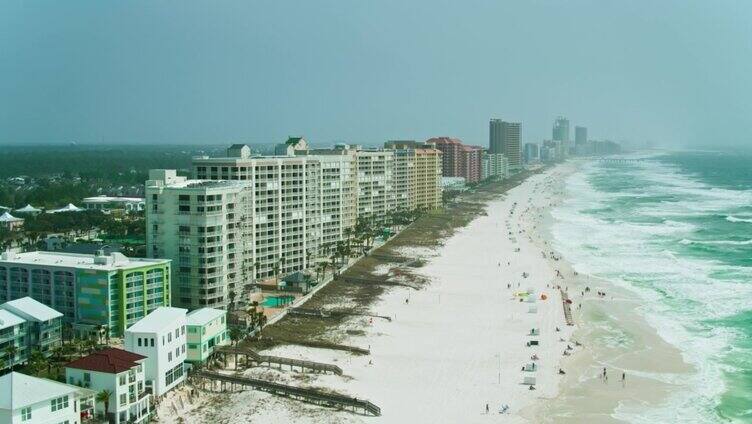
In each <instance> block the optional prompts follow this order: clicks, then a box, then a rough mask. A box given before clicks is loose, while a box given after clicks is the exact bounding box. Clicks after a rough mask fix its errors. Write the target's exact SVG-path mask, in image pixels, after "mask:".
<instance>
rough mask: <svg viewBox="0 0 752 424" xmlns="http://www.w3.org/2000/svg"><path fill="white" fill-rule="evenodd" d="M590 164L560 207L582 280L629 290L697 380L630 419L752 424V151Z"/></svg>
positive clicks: (569, 185)
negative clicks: (590, 277) (589, 278)
mask: <svg viewBox="0 0 752 424" xmlns="http://www.w3.org/2000/svg"><path fill="white" fill-rule="evenodd" d="M629 157H632V158H642V159H643V160H642V161H640V162H635V163H629V164H613V163H607V162H601V161H592V162H589V163H587V164H585V165H584V166H583V167H582V168H581V170H580V172H577V173H575V174H572V175H571V176H570V177H568V179H567V181H566V191H565V197H564V200H563V202H562V204H561V205H560V206H558V207H557V208H555V209H554V210H553V211H552V215H553V219H554V223H553V228H552V232H553V235H554V239H555V244H556V246H557V248H558V249H559V250H561V252H562V253H563V254H564V256H565V257H566V258H567V259H568V260H569V261H570V262H571V263H572V264H573V265H574V267H575V269H577V270H578V271H580V272H582V273H587V274H591V275H595V276H598V277H603V278H606V279H608V280H610V281H612V282H614V283H615V284H618V285H620V286H623V287H626V288H629V289H631V290H632V291H633V292H635V293H636V294H637V295H638V296H639V297H640V299H641V302H639V305H640V306H639V307H638V311H637V312H638V313H640V314H643V315H644V316H645V318H646V319H647V321H648V322H649V323H650V324H651V325H652V326H653V327H655V328H656V329H657V330H658V333H659V334H660V335H661V337H662V338H664V339H665V340H666V341H668V342H669V343H671V344H672V345H674V346H676V347H677V348H679V349H680V350H681V352H682V353H683V356H684V358H685V360H686V361H687V362H688V363H690V364H692V365H693V366H694V367H695V369H696V373H693V374H692V375H691V376H689V377H688V378H683V380H688V381H681V382H680V383H682V384H683V387H686V390H680V391H677V392H676V393H674V394H672V395H671V397H670V399H669V400H668V402H667V404H665V405H662V406H661V407H659V408H655V409H654V410H649V411H640V413H634V412H629V411H619V410H617V411H616V416H617V418H623V419H625V420H627V421H629V422H639V423H642V422H645V423H653V422H684V423H695V422H697V423H715V422H752V154H749V153H743V154H740V153H722V152H697V151H693V152H672V153H655V154H644V155H638V154H635V155H631V156H629Z"/></svg>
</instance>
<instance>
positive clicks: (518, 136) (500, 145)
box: [488, 119, 522, 169]
mask: <svg viewBox="0 0 752 424" xmlns="http://www.w3.org/2000/svg"><path fill="white" fill-rule="evenodd" d="M488 135H489V140H488V153H492V154H493V153H501V154H503V155H504V156H505V157H506V158H507V160H508V161H509V167H510V168H511V169H517V168H519V167H520V166H521V165H522V123H520V122H507V121H503V120H501V119H492V120H491V122H490V123H489V133H488Z"/></svg>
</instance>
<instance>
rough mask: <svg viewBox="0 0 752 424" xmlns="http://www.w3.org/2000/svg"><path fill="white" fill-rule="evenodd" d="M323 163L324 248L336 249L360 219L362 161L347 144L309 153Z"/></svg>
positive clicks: (321, 196) (322, 210)
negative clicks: (359, 161)
mask: <svg viewBox="0 0 752 424" xmlns="http://www.w3.org/2000/svg"><path fill="white" fill-rule="evenodd" d="M307 153H308V155H309V158H310V159H312V160H318V161H319V162H320V164H321V184H320V187H321V191H320V192H319V199H320V202H321V206H320V209H321V241H320V244H321V246H333V245H334V244H336V243H337V242H338V241H340V240H344V239H345V238H346V237H347V234H348V233H349V231H350V230H351V229H352V228H353V227H354V226H355V223H356V220H357V218H358V160H357V157H356V151H355V149H351V148H350V147H349V146H347V145H345V144H341V145H338V146H336V147H335V148H334V149H315V150H309V151H308V152H307Z"/></svg>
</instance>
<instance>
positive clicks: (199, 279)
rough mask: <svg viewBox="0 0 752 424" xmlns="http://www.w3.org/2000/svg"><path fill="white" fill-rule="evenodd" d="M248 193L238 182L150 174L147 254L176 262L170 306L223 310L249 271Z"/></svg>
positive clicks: (162, 172) (160, 172)
mask: <svg viewBox="0 0 752 424" xmlns="http://www.w3.org/2000/svg"><path fill="white" fill-rule="evenodd" d="M249 196H250V189H249V187H248V186H247V184H244V183H242V182H240V181H206V180H191V179H188V178H186V177H179V176H177V175H176V172H175V170H152V171H150V172H149V180H148V181H147V182H146V197H147V198H146V206H147V207H146V242H147V251H148V254H149V256H151V257H154V258H169V259H172V264H173V265H172V305H173V306H180V307H184V308H188V309H197V308H202V307H207V306H208V307H217V308H224V307H225V306H226V305H227V304H228V302H229V297H230V292H231V291H235V292H236V293H237V292H238V290H240V289H241V286H242V285H243V283H245V282H247V281H249V280H248V277H249V276H248V275H246V273H245V269H244V262H243V259H244V258H245V255H246V252H247V251H248V249H249V246H251V243H252V240H251V239H250V238H249V237H248V230H249V229H248V227H247V225H248V220H247V216H248V215H249V211H248V207H249V206H250V203H249V201H248V198H249Z"/></svg>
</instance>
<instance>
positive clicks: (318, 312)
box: [287, 308, 392, 321]
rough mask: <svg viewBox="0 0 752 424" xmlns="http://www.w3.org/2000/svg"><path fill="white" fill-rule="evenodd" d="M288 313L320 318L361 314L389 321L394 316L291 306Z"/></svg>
mask: <svg viewBox="0 0 752 424" xmlns="http://www.w3.org/2000/svg"><path fill="white" fill-rule="evenodd" d="M287 313H288V314H291V315H305V316H313V317H319V318H330V317H333V318H339V317H343V316H361V317H373V318H381V319H385V320H387V321H391V320H392V317H388V316H384V315H374V314H365V313H359V312H349V311H341V310H336V309H334V310H324V309H309V308H290V309H289V310H288V311H287Z"/></svg>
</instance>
